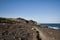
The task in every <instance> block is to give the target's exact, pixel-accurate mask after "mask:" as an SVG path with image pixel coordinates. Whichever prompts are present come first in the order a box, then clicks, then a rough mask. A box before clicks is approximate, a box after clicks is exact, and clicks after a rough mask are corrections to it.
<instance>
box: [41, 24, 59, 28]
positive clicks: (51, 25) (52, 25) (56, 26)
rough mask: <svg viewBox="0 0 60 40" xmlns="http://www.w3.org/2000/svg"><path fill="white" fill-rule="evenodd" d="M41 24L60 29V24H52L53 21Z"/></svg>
mask: <svg viewBox="0 0 60 40" xmlns="http://www.w3.org/2000/svg"><path fill="white" fill-rule="evenodd" d="M40 25H43V26H45V27H46V26H47V27H48V28H53V29H60V24H52V23H50V24H49V23H48V24H40Z"/></svg>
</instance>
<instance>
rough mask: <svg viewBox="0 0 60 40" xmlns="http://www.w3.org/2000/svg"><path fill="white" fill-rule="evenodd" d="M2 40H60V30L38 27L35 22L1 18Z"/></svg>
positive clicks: (0, 36) (0, 30) (0, 37)
mask: <svg viewBox="0 0 60 40" xmlns="http://www.w3.org/2000/svg"><path fill="white" fill-rule="evenodd" d="M0 40H60V30H55V29H51V28H46V27H42V26H38V25H37V22H35V21H33V20H25V19H23V18H0Z"/></svg>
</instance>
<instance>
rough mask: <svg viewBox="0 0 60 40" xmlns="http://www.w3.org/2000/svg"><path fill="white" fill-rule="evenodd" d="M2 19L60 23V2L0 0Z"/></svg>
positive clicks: (49, 0)
mask: <svg viewBox="0 0 60 40" xmlns="http://www.w3.org/2000/svg"><path fill="white" fill-rule="evenodd" d="M0 17H21V18H25V19H27V20H30V19H32V20H35V21H37V22H38V23H60V0H0Z"/></svg>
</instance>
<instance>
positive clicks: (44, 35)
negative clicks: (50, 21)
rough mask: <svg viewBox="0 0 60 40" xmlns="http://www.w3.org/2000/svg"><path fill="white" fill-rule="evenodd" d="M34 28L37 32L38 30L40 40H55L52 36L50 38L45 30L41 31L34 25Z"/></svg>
mask: <svg viewBox="0 0 60 40" xmlns="http://www.w3.org/2000/svg"><path fill="white" fill-rule="evenodd" d="M34 29H36V30H37V31H38V32H39V35H40V38H41V39H42V40H57V39H54V38H51V37H49V34H47V35H48V36H47V35H46V32H42V31H41V30H40V29H39V28H37V27H35V26H34Z"/></svg>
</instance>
